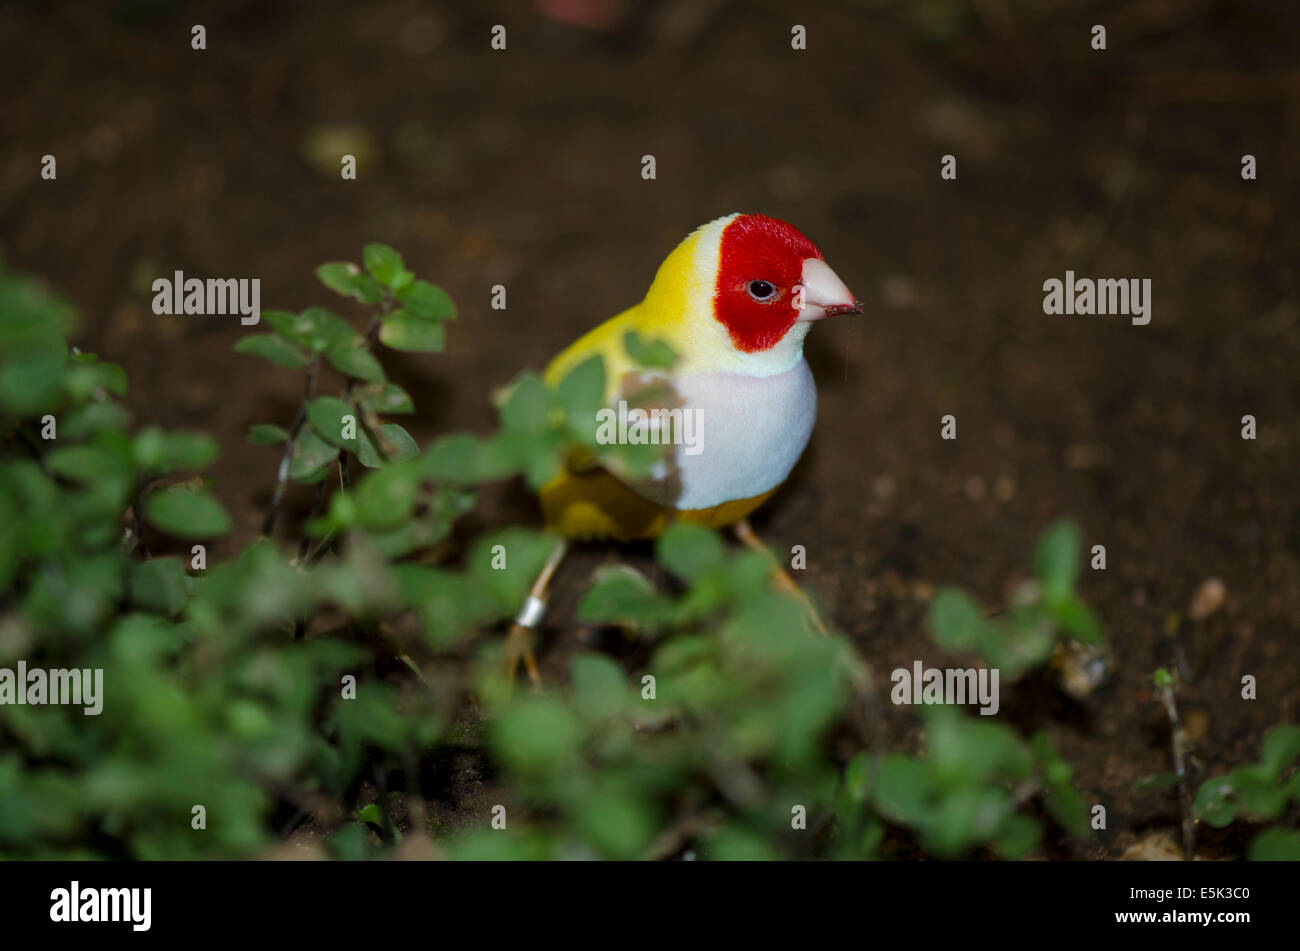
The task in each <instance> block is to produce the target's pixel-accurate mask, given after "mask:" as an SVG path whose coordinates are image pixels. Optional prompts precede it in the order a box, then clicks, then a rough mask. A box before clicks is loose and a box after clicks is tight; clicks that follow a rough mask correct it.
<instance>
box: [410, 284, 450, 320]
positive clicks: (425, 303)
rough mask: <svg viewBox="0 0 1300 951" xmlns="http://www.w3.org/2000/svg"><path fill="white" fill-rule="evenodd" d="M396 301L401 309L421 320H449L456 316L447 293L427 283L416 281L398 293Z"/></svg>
mask: <svg viewBox="0 0 1300 951" xmlns="http://www.w3.org/2000/svg"><path fill="white" fill-rule="evenodd" d="M397 299H398V300H399V301H400V302H401V304H402V307H403V308H405V309H406V310H407V311H408V312H409V313H411V314H413V315H415V316H416V317H419V318H421V319H422V320H451V319H453V318H454V317H455V316H456V305H455V304H453V303H452V302H451V298H450V297H448V296H447V292H446V291H444V290H443V289H442V288H441V287H434V286H433V285H432V284H430V283H429V282H428V281H416V282H415V283H414V284H412V285H411V286H410V287H408V288H406V289H405V290H402V291H399V292H398V294H397Z"/></svg>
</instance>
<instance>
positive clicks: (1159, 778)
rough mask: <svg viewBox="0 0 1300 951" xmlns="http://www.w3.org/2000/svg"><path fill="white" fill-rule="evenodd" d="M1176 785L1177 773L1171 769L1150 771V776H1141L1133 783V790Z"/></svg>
mask: <svg viewBox="0 0 1300 951" xmlns="http://www.w3.org/2000/svg"><path fill="white" fill-rule="evenodd" d="M1177 785H1178V774H1177V773H1175V772H1173V771H1172V770H1168V771H1166V772H1163V773H1152V774H1151V775H1150V776H1143V777H1142V778H1141V779H1139V780H1138V781H1137V782H1135V783H1134V784H1133V788H1134V789H1135V790H1143V789H1165V788H1167V787H1169V786H1177Z"/></svg>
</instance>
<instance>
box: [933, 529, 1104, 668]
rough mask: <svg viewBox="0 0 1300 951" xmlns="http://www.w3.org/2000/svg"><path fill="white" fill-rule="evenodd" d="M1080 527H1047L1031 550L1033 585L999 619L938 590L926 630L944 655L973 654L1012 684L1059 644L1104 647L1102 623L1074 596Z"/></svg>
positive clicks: (967, 599)
mask: <svg viewBox="0 0 1300 951" xmlns="http://www.w3.org/2000/svg"><path fill="white" fill-rule="evenodd" d="M1081 546H1082V542H1081V540H1080V536H1079V530H1078V528H1077V527H1076V526H1075V525H1074V524H1073V523H1071V522H1066V521H1060V522H1056V523H1054V524H1053V525H1051V526H1049V527H1048V529H1047V530H1046V531H1045V532H1044V533H1043V536H1042V537H1041V538H1040V539H1039V541H1038V545H1037V547H1036V548H1035V549H1034V556H1033V568H1034V576H1035V580H1034V581H1032V582H1029V583H1027V584H1025V585H1022V586H1021V588H1020V590H1019V592H1018V593H1017V595H1016V597H1015V598H1014V599H1013V602H1012V603H1011V604H1010V605H1008V606H1007V609H1006V611H1005V612H1004V613H1003V615H1002V616H1000V617H997V618H988V617H985V616H984V613H983V612H982V611H981V610H980V607H979V605H978V604H977V603H976V602H975V600H974V599H973V598H972V597H971V596H970V595H969V594H967V593H966V592H965V591H962V590H961V589H960V588H954V587H941V588H940V589H939V590H938V591H936V592H935V596H934V600H933V601H932V602H931V603H930V616H929V621H930V631H931V633H932V635H933V636H934V640H935V642H936V643H937V644H939V645H940V646H941V647H943V648H945V649H946V650H950V651H954V652H957V653H974V654H976V655H977V656H979V658H980V659H981V660H982V661H984V663H985V664H986V665H987V666H989V667H996V668H999V669H1000V670H1001V671H1002V676H1003V677H1004V678H1005V679H1007V680H1009V681H1010V680H1016V679H1018V678H1019V677H1021V676H1023V675H1024V674H1025V673H1027V672H1028V671H1030V670H1033V669H1035V668H1037V667H1040V666H1042V664H1043V663H1044V662H1046V661H1047V659H1048V658H1049V657H1050V656H1051V655H1052V652H1053V650H1055V648H1056V646H1057V645H1058V644H1060V643H1062V642H1063V641H1069V640H1074V641H1078V642H1081V643H1083V644H1086V645H1088V646H1090V647H1094V648H1103V647H1104V645H1105V636H1104V635H1103V633H1102V629H1101V622H1100V621H1099V620H1098V619H1097V617H1096V615H1095V614H1094V613H1093V612H1092V609H1091V608H1089V607H1088V606H1087V604H1085V603H1084V602H1083V600H1082V599H1081V598H1080V597H1079V596H1078V594H1077V593H1076V592H1075V583H1076V582H1077V580H1078V575H1079V550H1080V548H1081Z"/></svg>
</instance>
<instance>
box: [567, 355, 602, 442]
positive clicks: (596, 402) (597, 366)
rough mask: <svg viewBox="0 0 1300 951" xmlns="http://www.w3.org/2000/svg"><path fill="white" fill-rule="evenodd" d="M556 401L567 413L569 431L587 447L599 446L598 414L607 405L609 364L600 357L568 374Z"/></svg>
mask: <svg viewBox="0 0 1300 951" xmlns="http://www.w3.org/2000/svg"><path fill="white" fill-rule="evenodd" d="M555 400H556V402H557V403H558V404H559V406H560V408H561V409H562V410H564V417H565V419H566V420H567V421H568V424H569V428H570V429H571V430H573V431H574V432H575V433H577V434H578V436H579V438H580V439H581V440H582V442H583V444H584V445H587V446H595V445H596V429H597V426H598V423H599V420H598V419H597V418H596V414H597V413H599V412H600V410H601V409H602V408H603V407H604V405H605V361H604V359H603V358H602V357H601V356H600V354H596V355H595V356H592V357H588V358H587V359H586V360H584V361H582V362H581V363H579V364H578V365H577V366H576V367H574V368H573V369H572V370H570V371H569V372H568V374H566V375H565V377H564V379H563V380H561V381H560V385H559V386H557V387H556V389H555Z"/></svg>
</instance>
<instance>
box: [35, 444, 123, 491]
mask: <svg viewBox="0 0 1300 951" xmlns="http://www.w3.org/2000/svg"><path fill="white" fill-rule="evenodd" d="M45 464H46V466H47V467H48V468H49V470H50V471H51V472H53V473H54V474H55V475H60V476H63V478H65V479H71V480H73V481H74V482H81V483H91V482H98V481H100V480H102V479H110V478H115V477H126V478H130V477H131V475H132V472H131V466H130V462H129V460H128V459H125V458H123V457H122V456H121V455H120V454H118V453H114V452H112V451H111V450H109V449H108V448H107V447H104V446H98V445H95V446H64V447H62V448H59V449H55V450H53V451H52V452H50V453H49V455H47V456H46V457H45Z"/></svg>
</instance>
